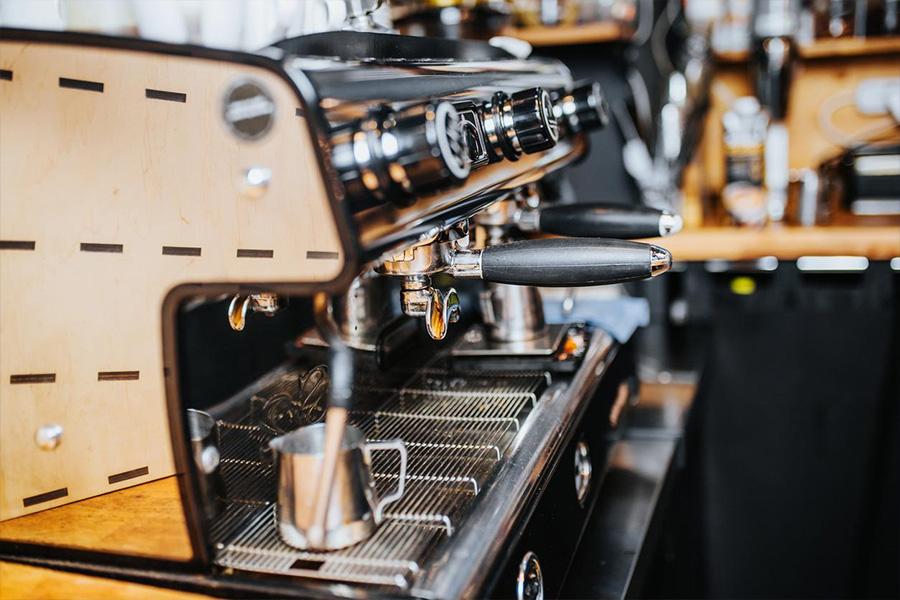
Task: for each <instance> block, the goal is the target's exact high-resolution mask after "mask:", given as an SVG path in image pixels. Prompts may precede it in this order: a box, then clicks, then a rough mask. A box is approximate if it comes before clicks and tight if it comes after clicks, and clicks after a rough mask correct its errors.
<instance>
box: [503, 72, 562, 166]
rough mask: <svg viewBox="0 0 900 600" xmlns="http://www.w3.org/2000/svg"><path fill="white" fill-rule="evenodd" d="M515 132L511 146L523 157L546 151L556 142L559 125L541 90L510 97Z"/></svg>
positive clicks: (532, 90)
mask: <svg viewBox="0 0 900 600" xmlns="http://www.w3.org/2000/svg"><path fill="white" fill-rule="evenodd" d="M510 104H511V105H512V121H513V129H514V130H515V138H516V139H515V140H513V146H518V148H517V149H519V150H520V151H522V152H524V153H525V154H531V153H533V152H540V151H541V150H547V149H548V148H552V147H553V146H555V145H556V142H557V140H558V139H559V125H558V124H557V122H556V116H555V115H554V114H553V103H552V102H551V101H550V95H549V94H548V93H547V92H546V90H543V89H541V88H531V89H527V90H521V91H519V92H516V93H515V94H513V95H512V96H511V97H510Z"/></svg>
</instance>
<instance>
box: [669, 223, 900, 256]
mask: <svg viewBox="0 0 900 600" xmlns="http://www.w3.org/2000/svg"><path fill="white" fill-rule="evenodd" d="M652 242H653V243H656V244H659V245H660V246H663V247H664V248H667V249H668V250H669V251H670V252H671V253H672V256H673V258H674V259H675V260H676V261H687V262H690V261H705V260H713V259H722V260H753V259H757V258H761V257H763V256H775V257H776V258H779V259H783V260H793V259H796V258H798V257H800V256H865V257H867V258H868V259H870V260H890V259H892V258H894V257H898V256H900V224H898V225H896V226H853V227H846V226H826V227H790V226H782V227H778V226H770V227H766V228H763V229H741V228H737V227H702V228H698V229H686V230H684V231H682V232H681V233H679V234H678V235H675V236H672V237H670V238H664V239H662V238H659V239H654V240H652Z"/></svg>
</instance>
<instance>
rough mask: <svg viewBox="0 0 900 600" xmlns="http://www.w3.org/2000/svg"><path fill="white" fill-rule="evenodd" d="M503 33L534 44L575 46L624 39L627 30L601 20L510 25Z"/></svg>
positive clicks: (616, 24)
mask: <svg viewBox="0 0 900 600" xmlns="http://www.w3.org/2000/svg"><path fill="white" fill-rule="evenodd" d="M503 35H508V36H510V37H514V38H518V39H520V40H525V41H526V42H528V43H529V44H531V45H532V46H574V45H576V44H599V43H603V42H615V41H618V40H621V39H624V37H625V31H624V29H623V27H622V26H621V25H619V24H618V23H613V22H611V21H601V22H598V23H587V24H584V25H558V26H552V27H550V26H548V27H544V26H540V27H508V28H506V29H505V30H504V31H503Z"/></svg>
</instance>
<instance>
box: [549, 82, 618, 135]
mask: <svg viewBox="0 0 900 600" xmlns="http://www.w3.org/2000/svg"><path fill="white" fill-rule="evenodd" d="M553 113H554V114H555V115H556V118H557V119H558V120H559V121H560V123H561V124H562V126H563V127H565V128H566V129H567V130H568V131H571V132H572V133H581V132H583V131H593V130H595V129H602V128H604V127H606V125H607V124H608V123H609V106H608V105H607V103H606V99H605V98H604V97H603V91H602V90H601V89H600V84H599V83H597V82H596V81H595V82H593V83H587V84H583V85H579V86H576V87H575V88H573V89H572V90H571V91H561V92H556V93H555V94H553Z"/></svg>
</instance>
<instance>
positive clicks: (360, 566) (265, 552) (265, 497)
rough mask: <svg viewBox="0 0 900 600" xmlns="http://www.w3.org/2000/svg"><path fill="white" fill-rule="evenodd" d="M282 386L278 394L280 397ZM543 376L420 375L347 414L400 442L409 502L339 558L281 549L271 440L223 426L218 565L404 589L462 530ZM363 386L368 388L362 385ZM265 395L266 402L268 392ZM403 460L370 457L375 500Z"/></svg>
mask: <svg viewBox="0 0 900 600" xmlns="http://www.w3.org/2000/svg"><path fill="white" fill-rule="evenodd" d="M283 383H284V382H283V381H281V382H278V383H275V384H274V385H273V387H276V386H277V387H279V390H278V391H279V392H281V391H282V390H283ZM549 383H550V380H549V376H548V375H547V374H545V373H510V374H497V373H491V375H490V376H486V375H481V374H478V373H474V374H470V373H467V374H465V375H460V374H455V373H452V372H449V371H446V370H439V369H427V370H422V371H420V372H419V373H417V374H416V375H414V376H413V377H412V379H411V380H410V381H409V382H408V383H407V384H405V385H404V386H402V387H400V388H399V389H397V388H394V389H389V388H386V387H380V386H377V384H376V385H374V386H373V385H372V382H369V383H368V384H367V385H366V388H365V390H366V391H371V390H373V388H378V391H379V392H385V393H383V394H381V393H379V395H378V396H379V399H380V400H381V402H380V403H378V406H377V407H372V405H371V403H365V405H366V406H369V407H371V409H370V410H357V411H354V412H352V413H351V416H350V421H351V422H352V423H353V424H354V425H356V426H357V427H360V428H361V429H362V430H363V431H364V432H365V434H366V437H367V438H368V439H369V440H381V439H393V438H400V439H402V440H403V441H404V443H405V444H406V447H407V451H408V454H409V465H408V469H407V483H406V494H405V495H404V497H403V499H401V500H400V501H398V502H396V503H394V504H391V505H389V506H388V507H387V508H386V509H385V522H384V523H382V525H381V526H380V527H379V528H378V530H377V532H376V533H375V534H374V535H373V536H372V537H371V538H369V539H367V540H365V541H363V542H361V543H359V544H357V545H355V546H353V547H351V548H346V549H343V550H339V551H336V552H304V551H299V550H296V549H294V548H292V547H290V546H288V545H286V544H284V543H283V542H282V541H281V539H280V538H279V536H278V533H277V525H276V518H275V490H276V476H277V475H276V473H275V472H274V470H273V465H272V462H271V455H270V454H269V452H268V450H267V444H268V441H269V439H271V437H272V436H271V435H270V434H269V433H268V432H267V431H265V430H263V429H261V428H260V427H257V426H255V425H253V424H252V423H251V418H250V415H247V416H246V417H245V418H244V419H243V420H242V421H241V422H237V423H234V422H225V421H220V422H219V426H220V428H219V431H220V448H221V451H222V463H221V465H222V467H221V468H222V474H223V477H224V479H225V484H226V495H227V498H226V500H227V505H226V509H225V510H224V512H223V514H222V516H221V517H220V518H219V519H218V521H217V522H216V523H215V525H214V527H213V529H212V536H213V543H214V544H215V546H216V548H217V555H216V559H215V561H216V563H217V564H218V565H220V566H223V567H230V568H233V569H240V570H244V571H253V572H264V573H277V574H282V575H291V576H302V577H311V578H317V579H328V580H333V581H342V582H353V583H361V584H368V585H384V586H392V587H396V588H401V589H405V588H408V587H409V586H410V585H411V584H412V582H413V580H414V578H415V575H416V573H418V572H419V571H420V569H421V568H422V566H423V565H424V564H425V561H427V560H428V556H429V555H430V554H431V552H432V550H433V549H434V548H435V547H436V546H437V545H438V544H439V543H440V542H441V541H442V540H443V539H445V538H447V537H448V536H452V535H453V533H454V532H455V531H456V530H457V529H458V528H459V527H460V526H461V524H462V522H463V520H464V518H465V515H466V512H467V510H468V509H469V508H470V507H471V505H472V503H473V502H474V501H475V500H476V498H477V497H478V495H479V494H480V493H481V491H482V490H483V489H484V486H485V485H487V484H489V481H490V478H491V476H492V475H493V473H494V472H495V470H496V468H497V466H498V464H499V463H500V461H501V460H502V459H503V457H504V456H505V455H506V451H507V449H508V448H509V446H510V444H511V443H512V441H513V440H514V438H515V436H516V433H517V432H518V431H519V430H520V428H521V427H522V425H523V423H524V420H525V418H526V417H527V415H528V413H529V412H530V410H531V409H532V408H533V406H534V404H535V403H536V402H537V399H538V397H539V395H540V393H541V392H542V391H543V389H544V388H545V387H546V386H547V385H548V384H549ZM361 387H362V386H361ZM260 393H261V394H264V395H265V394H267V393H270V392H269V390H263V391H262V392H260ZM398 460H399V458H398V456H397V454H396V453H393V452H376V453H373V456H372V462H373V465H372V469H373V476H374V479H375V486H376V488H377V490H378V492H379V493H382V494H383V493H385V492H387V491H389V490H392V489H394V488H395V487H396V484H397V481H396V479H397V471H398V466H399V465H398V464H397V462H398Z"/></svg>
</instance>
